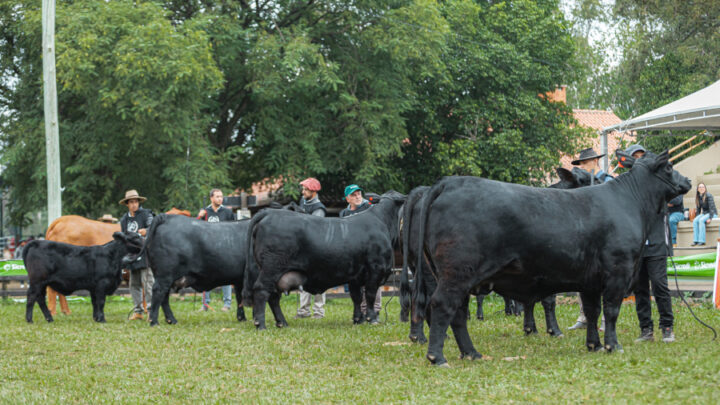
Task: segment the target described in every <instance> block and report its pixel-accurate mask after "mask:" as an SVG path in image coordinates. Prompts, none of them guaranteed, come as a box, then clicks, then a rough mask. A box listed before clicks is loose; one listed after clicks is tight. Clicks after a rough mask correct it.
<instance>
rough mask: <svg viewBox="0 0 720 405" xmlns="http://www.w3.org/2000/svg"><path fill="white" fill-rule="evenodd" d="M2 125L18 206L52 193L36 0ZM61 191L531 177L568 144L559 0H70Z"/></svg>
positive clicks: (106, 202) (19, 19)
mask: <svg viewBox="0 0 720 405" xmlns="http://www.w3.org/2000/svg"><path fill="white" fill-rule="evenodd" d="M0 5H1V6H0V7H2V8H1V11H2V12H3V13H2V17H0V18H2V19H3V20H2V24H1V26H0V68H1V69H2V72H3V76H2V78H3V79H2V82H1V83H2V87H0V91H1V93H0V109H2V111H3V112H4V114H5V115H4V117H8V119H7V120H5V122H3V124H2V127H1V128H2V134H0V137H1V138H0V142H2V144H3V150H2V153H1V154H0V155H1V156H0V159H1V160H0V162H2V164H3V165H4V166H5V168H6V169H5V171H4V172H3V178H4V179H5V180H6V183H7V184H9V185H10V186H11V188H12V193H13V198H14V199H15V201H16V202H17V205H13V207H12V210H13V215H14V216H15V217H14V218H15V222H17V221H20V216H22V215H23V213H25V212H27V211H30V210H34V209H38V208H41V207H43V206H44V200H45V198H44V195H45V187H46V186H45V169H44V156H45V154H44V148H43V144H44V142H43V139H44V135H43V120H44V117H43V114H42V96H41V95H42V82H41V81H40V80H39V77H40V72H41V71H42V69H41V55H40V53H39V52H40V46H39V44H40V32H41V31H40V10H39V7H40V6H39V4H37V3H36V2H20V3H18V2H11V1H9V0H1V2H0ZM56 21H57V23H56V25H57V28H56V31H57V36H56V43H57V45H56V49H57V55H56V57H57V76H58V101H59V106H60V140H61V160H62V161H61V165H62V184H63V185H64V186H65V191H64V193H63V207H64V212H65V213H73V214H81V215H88V216H95V215H99V214H102V213H104V212H108V211H109V212H116V213H117V212H118V210H119V208H118V206H117V205H116V204H115V202H116V201H117V200H119V197H120V196H122V193H123V191H124V190H125V189H130V188H135V189H137V190H138V191H140V192H141V193H142V194H144V195H146V196H148V197H149V201H148V205H149V206H150V207H152V208H155V209H165V208H168V207H170V206H173V205H175V206H179V207H182V208H195V207H197V205H199V203H200V201H201V198H202V196H204V195H205V193H206V192H207V189H208V188H210V187H217V186H220V187H233V188H235V187H237V186H241V187H247V186H249V185H250V184H251V183H252V182H254V181H258V180H262V179H270V180H273V179H282V180H283V181H284V182H285V185H286V187H285V190H284V191H285V193H286V194H287V195H288V196H296V194H297V184H296V183H297V181H298V180H300V179H302V178H304V177H306V176H315V177H318V178H319V179H320V180H321V181H322V183H323V193H328V194H332V195H337V196H340V195H341V190H342V188H343V187H344V186H345V185H346V184H347V183H350V182H356V183H360V184H362V185H363V187H364V188H365V189H368V190H373V191H384V190H387V189H390V188H395V189H398V190H400V191H408V190H409V189H410V188H411V187H413V186H415V185H418V184H429V183H431V182H432V181H434V180H435V178H436V177H438V176H440V175H446V174H461V173H462V174H475V175H483V176H487V177H491V178H495V179H499V180H505V181H514V182H522V183H527V184H536V183H539V182H541V181H542V179H543V178H544V176H545V174H546V173H548V172H550V170H551V169H552V168H553V167H554V166H556V165H557V161H558V158H559V157H560V155H561V154H562V153H573V152H574V151H575V150H576V149H577V147H578V144H579V142H580V138H581V137H582V131H581V130H579V129H572V127H573V125H572V124H573V119H572V116H571V114H570V110H569V109H568V108H567V107H565V106H563V105H560V104H557V103H551V102H548V101H547V100H545V99H544V98H543V97H540V96H539V95H541V94H544V93H546V92H548V91H552V90H553V89H554V88H555V87H556V86H557V85H558V84H562V83H567V82H569V81H572V80H573V77H574V73H573V72H574V71H575V67H576V63H575V61H574V58H573V51H574V48H575V44H574V43H573V41H572V38H571V37H570V32H569V28H568V24H567V22H566V21H565V20H564V19H563V17H562V15H561V13H560V12H559V10H558V4H557V1H555V0H547V1H542V2H534V1H529V0H513V1H509V2H475V1H471V0H452V1H447V2H436V1H432V0H362V1H357V0H341V1H336V2H317V1H314V0H310V1H306V2H300V1H295V0H276V1H268V2H260V3H252V4H251V3H247V2H244V1H240V2H236V3H226V2H214V1H210V0H168V1H166V2H154V1H141V0H135V1H132V0H121V1H113V2H97V1H91V0H77V1H69V0H68V1H61V2H59V3H58V6H57V19H56Z"/></svg>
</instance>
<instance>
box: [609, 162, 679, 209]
mask: <svg viewBox="0 0 720 405" xmlns="http://www.w3.org/2000/svg"><path fill="white" fill-rule="evenodd" d="M618 157H621V155H618ZM624 165H629V167H630V168H631V171H632V170H638V169H640V168H643V169H647V170H648V171H649V172H650V173H651V174H652V175H653V176H654V177H656V178H658V179H659V180H661V181H660V182H655V183H654V184H655V187H660V188H662V192H663V194H664V196H665V199H666V201H670V200H671V199H673V198H675V197H677V196H679V195H682V194H685V193H687V192H688V191H690V189H691V188H692V183H691V182H690V179H688V178H687V177H685V176H683V175H682V174H680V173H678V172H677V171H676V170H675V169H673V165H672V163H671V162H670V154H669V153H668V151H667V150H666V151H665V152H663V153H661V154H659V155H656V154H654V153H652V152H646V153H645V155H644V156H643V157H641V158H639V159H634V160H632V161H630V160H629V159H627V157H626V159H625V163H624ZM625 167H628V166H625Z"/></svg>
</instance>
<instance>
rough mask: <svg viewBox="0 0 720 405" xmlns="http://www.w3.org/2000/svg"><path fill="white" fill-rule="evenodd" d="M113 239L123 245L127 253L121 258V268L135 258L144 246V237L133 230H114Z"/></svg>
mask: <svg viewBox="0 0 720 405" xmlns="http://www.w3.org/2000/svg"><path fill="white" fill-rule="evenodd" d="M113 239H114V240H116V241H118V242H120V243H122V244H123V245H124V246H125V249H126V251H127V254H126V255H125V256H124V257H123V259H122V266H123V268H124V267H126V266H127V265H128V264H130V263H132V262H134V261H136V260H137V258H138V256H140V254H141V253H142V251H143V248H144V247H145V239H144V238H143V237H142V236H140V234H139V233H135V232H115V233H113Z"/></svg>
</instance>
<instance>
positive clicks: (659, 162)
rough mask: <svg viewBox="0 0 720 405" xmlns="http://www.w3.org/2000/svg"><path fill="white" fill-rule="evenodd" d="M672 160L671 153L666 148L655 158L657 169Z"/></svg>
mask: <svg viewBox="0 0 720 405" xmlns="http://www.w3.org/2000/svg"><path fill="white" fill-rule="evenodd" d="M669 161H670V153H668V150H667V149H665V151H664V152H663V153H661V154H659V155H658V156H657V157H656V158H655V169H658V168H661V167H665V165H667V163H668V162H669Z"/></svg>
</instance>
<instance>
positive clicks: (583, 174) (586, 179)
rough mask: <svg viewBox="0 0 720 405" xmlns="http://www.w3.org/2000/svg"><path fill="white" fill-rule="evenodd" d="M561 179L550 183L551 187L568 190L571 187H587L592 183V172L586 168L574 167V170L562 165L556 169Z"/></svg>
mask: <svg viewBox="0 0 720 405" xmlns="http://www.w3.org/2000/svg"><path fill="white" fill-rule="evenodd" d="M555 171H556V172H557V174H558V176H559V177H560V181H559V182H557V183H555V184H552V185H550V188H559V189H561V190H567V189H571V188H578V187H585V186H589V185H590V184H591V180H592V179H591V178H590V173H589V172H587V171H586V170H582V169H578V168H577V167H575V168H573V170H572V171H570V170H567V169H565V168H562V167H558V168H557V169H555Z"/></svg>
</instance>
